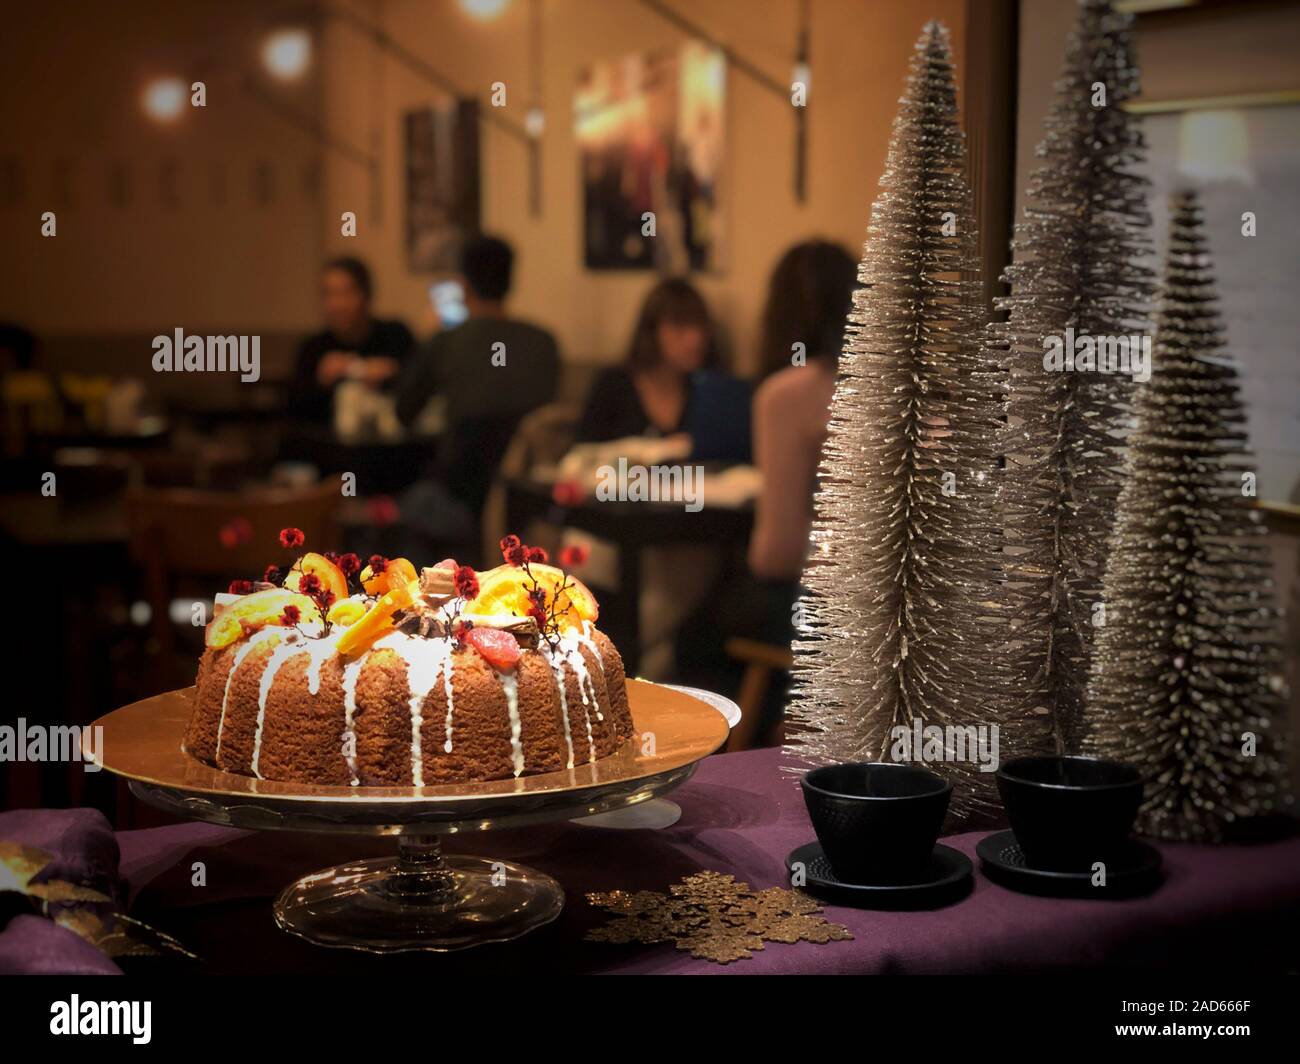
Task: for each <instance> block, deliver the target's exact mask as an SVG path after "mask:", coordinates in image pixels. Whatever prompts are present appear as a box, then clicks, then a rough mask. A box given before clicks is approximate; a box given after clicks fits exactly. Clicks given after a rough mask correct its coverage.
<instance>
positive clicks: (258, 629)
mask: <svg viewBox="0 0 1300 1064" xmlns="http://www.w3.org/2000/svg"><path fill="white" fill-rule="evenodd" d="M294 532H296V530H292V529H291V530H286V532H284V533H281V538H282V541H287V542H289V543H293V542H294V536H293V535H291V534H290V533H294ZM299 535H300V534H299ZM299 542H300V540H299ZM502 549H503V552H504V553H505V556H506V558H507V562H506V564H505V565H502V566H499V567H498V568H496V569H493V570H491V571H489V572H486V573H481V574H477V573H474V572H473V571H472V570H470V569H468V568H467V567H465V566H458V565H456V564H455V563H454V562H453V561H451V560H448V561H446V562H443V563H440V564H439V565H438V566H436V567H434V568H432V569H425V570H423V572H422V573H421V574H419V575H416V571H415V568H414V566H413V565H411V564H410V563H409V562H406V561H405V560H404V559H394V560H392V561H389V560H386V559H382V558H379V557H375V558H372V559H371V560H370V564H369V565H368V566H366V567H365V569H364V570H362V569H361V566H360V562H359V559H357V558H356V557H355V555H343V556H341V557H335V556H331V555H314V554H308V555H305V556H304V557H303V558H300V559H298V560H297V561H295V562H294V563H293V564H292V565H291V566H290V567H288V569H287V570H285V571H283V572H281V571H279V570H275V569H274V568H273V569H271V570H268V572H267V574H266V579H264V580H263V581H260V582H259V583H258V584H252V583H250V582H239V581H237V582H236V584H233V585H231V589H230V592H228V593H227V594H226V595H224V596H218V608H219V611H220V612H218V614H217V616H216V617H215V619H214V620H213V621H212V623H211V624H210V625H209V626H208V633H207V648H206V649H205V651H204V654H203V657H202V660H201V661H200V663H199V673H198V680H197V682H196V685H195V689H194V712H193V716H192V717H191V720H190V726H189V729H188V732H187V734H186V737H185V741H184V749H185V751H186V752H187V753H188V754H189V755H191V756H192V757H195V758H197V759H199V760H200V761H203V762H206V763H207V764H210V765H214V766H216V767H217V768H221V769H224V770H225V771H227V772H235V773H240V774H242V775H249V776H255V777H257V778H259V779H268V780H285V781H293V782H301V783H314V784H337V785H340V786H347V785H349V784H350V785H352V786H391V785H414V786H417V787H418V786H426V785H428V786H432V785H437V784H444V783H460V782H466V781H472V780H497V779H509V778H511V777H519V776H523V775H530V774H533V773H539V772H551V771H555V770H559V769H565V768H573V767H575V766H578V765H584V764H587V763H588V762H591V761H595V760H597V759H598V758H602V757H606V756H608V755H609V754H612V753H614V752H615V751H616V750H617V749H619V748H620V747H621V746H622V745H623V744H624V743H625V742H627V741H628V740H629V739H630V738H631V736H632V716H631V712H630V710H629V707H628V698H627V688H626V683H625V678H624V674H623V663H622V659H621V658H620V657H619V653H618V651H617V649H615V647H614V644H613V643H612V642H611V641H610V640H609V639H608V638H607V637H606V636H605V635H604V634H603V633H602V632H600V631H598V630H597V629H596V628H595V626H594V624H593V622H594V620H595V619H596V604H595V600H594V599H593V598H592V596H591V594H590V592H589V591H587V589H586V588H585V587H583V586H582V584H581V583H580V582H579V581H577V580H576V579H575V578H574V577H572V576H570V575H569V574H567V573H566V572H565V571H564V570H562V569H560V568H556V567H553V566H550V565H549V564H546V556H545V553H544V552H541V551H539V549H538V548H529V547H526V546H524V545H522V544H519V542H518V540H517V539H515V538H514V537H507V538H506V539H505V540H503V541H502ZM521 552H522V553H521ZM569 560H570V561H572V560H573V559H572V558H570V559H569ZM354 580H355V583H356V584H357V585H358V586H357V589H356V590H355V591H353V590H352V584H353V581H354Z"/></svg>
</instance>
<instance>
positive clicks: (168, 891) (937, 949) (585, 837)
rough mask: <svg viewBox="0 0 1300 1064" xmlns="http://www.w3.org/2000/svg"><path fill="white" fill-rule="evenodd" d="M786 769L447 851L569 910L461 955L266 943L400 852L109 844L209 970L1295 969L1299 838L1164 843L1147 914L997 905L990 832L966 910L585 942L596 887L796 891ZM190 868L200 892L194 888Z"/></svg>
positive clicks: (739, 768)
mask: <svg viewBox="0 0 1300 1064" xmlns="http://www.w3.org/2000/svg"><path fill="white" fill-rule="evenodd" d="M778 757H779V754H778V752H777V751H776V750H755V751H749V752H746V753H740V754H727V755H723V756H718V757H712V758H709V759H707V760H706V761H705V762H704V763H703V764H702V765H701V766H700V768H699V770H698V772H697V773H696V775H695V776H694V777H693V778H692V779H691V780H690V781H689V782H688V783H687V784H686V785H685V786H683V787H681V788H680V789H679V790H677V791H675V792H673V794H672V795H671V798H672V800H674V801H676V802H677V803H678V804H680V805H681V807H682V816H681V819H680V820H679V821H678V822H677V823H676V824H675V825H673V826H672V827H669V828H666V829H662V830H632V831H626V830H622V831H620V830H613V829H606V828H593V827H583V826H578V825H574V824H569V823H563V824H555V825H548V826H544V827H535V828H529V829H526V830H515V831H502V832H490V833H486V834H479V835H461V836H458V837H456V838H455V839H453V840H450V842H449V844H448V846H447V849H448V851H449V852H467V853H479V854H492V855H495V856H501V857H506V858H509V859H513V860H517V861H520V862H522V863H524V864H529V865H533V866H534V867H536V868H539V869H541V870H543V871H545V872H548V873H550V874H551V875H553V876H555V878H556V879H558V880H559V881H560V882H561V883H562V884H563V886H564V888H565V891H566V892H567V895H568V902H567V904H566V906H565V910H564V913H563V914H562V915H561V916H560V918H559V919H558V920H557V921H556V922H555V923H553V924H551V925H550V926H548V927H545V928H542V929H540V930H538V931H535V932H533V933H532V934H530V935H528V936H526V937H524V938H522V939H519V940H517V941H515V942H512V943H508V944H504V945H496V946H486V947H481V948H479V949H474V950H468V951H464V952H461V953H457V954H441V955H439V954H402V955H393V956H388V957H378V956H370V955H366V954H361V953H355V952H352V951H346V950H328V949H319V948H316V947H313V946H311V945H309V944H307V943H305V942H302V941H300V940H298V939H296V938H294V937H292V936H290V935H287V934H285V933H283V932H281V931H279V930H278V929H277V928H276V927H275V924H274V921H273V919H272V916H271V908H270V900H271V899H272V898H273V897H274V895H275V894H276V893H278V892H279V891H280V890H281V889H282V888H283V887H284V886H285V885H287V884H288V883H289V882H290V881H292V880H293V879H295V878H297V877H298V876H301V875H303V874H305V873H307V872H310V871H313V870H316V869H319V868H322V867H325V866H328V865H331V864H336V863H339V862H342V861H345V860H347V859H349V858H354V857H362V856H374V855H380V854H384V853H391V852H393V843H392V841H391V840H381V839H370V838H365V837H344V836H312V835H297V834H289V833H282V832H262V833H257V832H247V831H237V830H232V829H226V828H218V827H214V826H211V825H204V824H182V825H176V826H171V827H164V828H153V829H149V830H145V831H128V832H122V833H120V834H119V835H118V843H119V845H120V847H121V852H122V863H121V870H122V874H123V876H124V877H125V878H126V879H127V880H128V881H129V883H130V885H131V894H132V901H131V905H132V909H131V911H132V912H133V913H134V914H135V915H136V916H137V917H140V918H142V919H145V920H147V921H148V922H149V923H151V924H153V925H154V926H155V927H158V928H160V929H162V930H165V931H167V932H169V933H171V934H173V935H174V936H176V937H177V938H178V939H179V940H180V941H181V942H182V943H183V944H185V945H186V946H187V947H188V948H190V949H192V950H194V951H195V952H197V953H199V954H200V955H201V956H202V957H203V958H204V963H203V968H204V969H205V970H207V971H212V972H313V973H329V972H369V971H371V970H373V971H375V972H376V973H379V972H389V973H392V972H400V971H404V970H407V969H412V970H421V971H426V972H427V971H428V970H429V969H431V968H437V969H443V970H448V971H451V970H455V971H463V970H471V971H483V972H487V971H493V970H496V971H500V970H501V967H500V966H501V965H502V964H508V965H509V966H510V970H512V971H517V972H519V971H529V970H533V971H537V972H555V971H595V972H674V973H693V974H694V973H700V974H706V973H731V974H754V973H803V972H816V973H846V972H851V973H873V972H994V971H1000V972H1014V971H1031V970H1043V969H1056V970H1062V969H1071V968H1080V967H1091V966H1095V965H1100V964H1122V965H1158V966H1169V965H1179V966H1195V967H1198V968H1204V967H1215V968H1217V969H1219V970H1222V968H1221V966H1222V965H1224V964H1237V965H1240V966H1241V970H1244V971H1250V972H1252V973H1258V972H1259V971H1261V970H1267V968H1268V967H1272V968H1276V969H1281V968H1283V967H1285V966H1287V965H1288V964H1290V965H1294V963H1295V958H1296V953H1295V947H1296V943H1297V940H1298V939H1297V934H1296V931H1297V921H1298V919H1300V917H1298V915H1297V914H1300V838H1291V839H1287V840H1285V841H1281V842H1274V843H1268V844H1261V845H1257V846H1251V847H1201V846H1192V845H1182V844H1168V843H1162V844H1160V845H1159V848H1160V850H1161V852H1162V853H1163V855H1164V861H1165V881H1164V883H1163V885H1162V886H1161V887H1160V888H1159V889H1158V890H1157V891H1156V892H1155V893H1153V894H1151V895H1149V896H1147V897H1144V898H1137V899H1129V900H1124V901H1113V900H1112V901H1107V900H1100V899H1099V900H1063V899H1048V898H1038V897H1030V896H1026V895H1023V894H1017V893H1013V892H1011V891H1009V890H1006V889H1004V888H1003V887H1000V886H997V885H996V884H993V883H991V882H989V881H988V880H987V879H985V878H984V877H983V875H982V874H981V873H980V872H979V862H978V859H977V858H976V857H975V844H976V842H977V841H978V840H979V839H980V838H981V837H982V836H981V835H980V834H968V835H958V836H955V837H953V838H950V839H947V840H945V841H947V843H948V844H949V845H951V846H954V847H956V848H957V849H959V850H962V851H963V852H965V853H966V854H968V855H969V856H970V857H971V858H972V860H973V861H974V862H975V866H976V872H975V887H974V891H973V892H972V893H971V895H970V896H968V897H967V898H965V899H964V900H963V901H961V902H958V903H957V904H955V905H952V906H950V907H949V908H946V909H941V910H938V911H935V912H871V911H865V910H858V909H850V908H844V907H840V906H827V908H826V915H827V916H828V918H830V919H832V920H835V921H838V922H840V923H843V924H845V925H846V926H848V928H849V929H850V930H851V931H852V932H853V935H854V939H853V941H851V942H832V943H828V944H826V945H814V944H811V943H803V942H801V943H797V944H795V945H782V944H780V943H769V944H768V945H767V948H766V949H764V950H763V951H762V952H760V953H756V954H755V956H754V958H753V959H752V960H745V961H739V962H737V963H734V964H730V965H725V966H724V965H717V964H712V963H709V962H706V961H699V960H695V959H693V958H691V957H690V956H689V954H686V953H683V952H679V951H677V950H675V949H674V948H673V947H672V946H671V945H655V946H643V945H609V944H606V943H596V942H586V941H584V940H583V934H584V932H585V931H586V930H587V929H588V928H590V927H592V926H595V925H597V924H600V923H603V922H604V921H605V919H606V918H607V917H606V916H605V914H603V913H601V912H600V911H598V910H596V909H594V908H592V906H590V905H589V904H588V903H587V901H586V899H585V897H584V895H585V894H586V892H587V891H592V890H611V889H615V888H621V889H625V890H628V889H663V888H665V887H666V886H667V885H668V884H670V883H673V882H675V881H677V880H678V879H680V878H681V877H682V876H684V875H687V874H689V873H691V872H695V871H698V870H700V869H712V870H715V871H720V872H730V873H732V874H734V875H735V876H736V877H737V878H738V879H741V880H745V881H747V882H748V883H749V884H750V885H751V886H754V887H755V888H762V887H769V886H787V885H788V875H787V873H786V871H785V866H784V859H785V857H786V855H787V854H788V853H789V852H790V851H791V850H792V849H794V848H795V847H796V846H798V845H800V844H802V843H804V842H808V841H810V840H811V839H812V838H813V832H812V828H811V827H810V825H809V822H808V817H807V814H806V812H805V810H804V806H803V800H802V798H801V796H800V793H799V790H798V786H797V784H796V783H795V782H794V781H793V780H791V779H789V778H787V777H784V776H782V775H780V774H779V773H778V771H777V765H778ZM196 862H202V872H203V876H202V877H201V878H202V879H204V880H205V883H206V885H195V882H196V881H197V880H199V879H200V877H199V876H198V874H197V871H196V864H195V863H196ZM1262 966H1263V967H1262ZM1229 970H1231V969H1229Z"/></svg>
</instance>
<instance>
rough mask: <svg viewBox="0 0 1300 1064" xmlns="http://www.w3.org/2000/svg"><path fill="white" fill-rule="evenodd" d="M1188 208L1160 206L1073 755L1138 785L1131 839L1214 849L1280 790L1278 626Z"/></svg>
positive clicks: (1205, 269) (1241, 435) (1233, 398)
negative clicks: (1147, 374)
mask: <svg viewBox="0 0 1300 1064" xmlns="http://www.w3.org/2000/svg"><path fill="white" fill-rule="evenodd" d="M1216 298H1217V297H1216V293H1215V287H1214V279H1213V275H1212V273H1211V270H1210V260H1209V256H1208V254H1207V253H1206V244H1205V236H1204V233H1203V230H1202V217H1201V210H1200V208H1199V206H1198V205H1197V202H1196V198H1195V196H1194V195H1192V194H1191V193H1183V194H1180V195H1178V196H1176V197H1175V198H1174V203H1173V216H1172V219H1171V223H1170V235H1169V249H1168V253H1167V256H1166V265H1165V275H1164V292H1163V303H1162V306H1161V312H1160V317H1159V321H1158V324H1157V332H1156V347H1155V353H1154V360H1153V361H1154V372H1153V374H1152V377H1151V380H1150V382H1149V383H1147V384H1145V385H1143V386H1141V387H1140V389H1139V391H1138V394H1137V399H1136V413H1137V418H1138V424H1137V429H1136V431H1135V432H1134V434H1133V436H1132V438H1131V440H1130V450H1129V461H1128V463H1127V465H1126V467H1125V476H1124V486H1123V489H1122V491H1121V492H1120V496H1119V506H1118V515H1117V517H1116V521H1115V535H1114V538H1113V539H1112V541H1111V545H1110V561H1109V564H1108V566H1107V570H1106V585H1105V597H1106V613H1107V620H1106V625H1105V627H1104V628H1102V629H1101V630H1100V631H1099V633H1098V636H1097V643H1096V655H1095V658H1094V663H1093V670H1092V683H1091V685H1090V687H1089V692H1088V693H1089V702H1088V726H1089V728H1088V737H1087V740H1086V742H1085V750H1086V751H1087V752H1088V753H1091V754H1094V755H1096V756H1099V757H1112V758H1117V759H1119V760H1123V761H1128V762H1131V763H1133V764H1135V765H1137V766H1138V767H1139V768H1141V769H1142V771H1143V773H1144V775H1145V777H1146V801H1145V803H1144V805H1143V809H1142V812H1141V814H1140V821H1139V824H1140V827H1141V828H1142V830H1144V831H1145V832H1146V833H1147V834H1152V835H1159V836H1162V837H1165V838H1173V839H1194V840H1209V841H1214V840H1218V839H1221V838H1222V837H1223V836H1224V834H1225V832H1227V831H1228V830H1229V829H1230V828H1231V825H1232V823H1233V822H1234V821H1235V820H1237V819H1238V818H1241V817H1247V816H1252V815H1255V814H1261V813H1267V812H1269V811H1270V810H1271V809H1272V808H1273V807H1274V806H1275V804H1276V803H1277V800H1278V798H1279V797H1280V796H1281V795H1282V794H1283V793H1284V791H1285V758H1284V756H1283V752H1282V751H1283V746H1284V743H1283V740H1282V733H1283V731H1284V717H1285V714H1284V711H1283V709H1284V707H1283V698H1282V694H1281V690H1282V680H1281V676H1282V661H1281V653H1280V648H1279V645H1278V641H1279V638H1280V625H1279V620H1280V619H1279V615H1278V611H1277V610H1276V609H1275V608H1274V604H1273V591H1272V584H1271V577H1270V573H1271V569H1272V564H1271V561H1270V557H1269V550H1268V545H1267V543H1266V542H1265V538H1264V537H1265V535H1266V529H1265V527H1264V525H1263V523H1262V522H1261V521H1260V520H1259V515H1258V514H1257V513H1256V512H1254V511H1253V510H1251V508H1250V505H1249V503H1250V496H1251V495H1253V490H1251V485H1252V478H1253V477H1254V467H1253V465H1252V463H1251V462H1250V456H1249V452H1248V444H1247V439H1246V432H1245V427H1244V426H1245V421H1246V417H1245V414H1244V412H1243V410H1242V405H1241V398H1240V394H1239V390H1238V387H1237V372H1236V370H1235V368H1234V367H1233V364H1232V363H1231V361H1229V360H1228V359H1227V358H1226V357H1225V355H1224V352H1223V346H1222V345H1223V333H1222V327H1221V323H1220V321H1219V318H1218V314H1217V311H1216V308H1215V303H1216Z"/></svg>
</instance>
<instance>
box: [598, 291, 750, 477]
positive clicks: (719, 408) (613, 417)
mask: <svg viewBox="0 0 1300 1064" xmlns="http://www.w3.org/2000/svg"><path fill="white" fill-rule="evenodd" d="M749 418H750V391H749V385H748V384H746V383H745V382H744V381H740V380H737V379H736V378H735V377H732V376H731V375H730V374H728V373H727V372H726V371H725V370H724V369H723V368H722V351H721V344H720V342H719V339H718V332H717V328H716V326H715V325H714V321H713V317H712V315H711V314H710V313H709V308H708V306H707V305H706V304H705V302H704V299H703V297H702V296H701V295H700V293H699V292H698V291H696V289H695V288H694V287H693V286H692V285H691V284H690V282H689V281H686V280H683V279H681V278H670V279H668V280H664V281H660V282H659V283H658V284H657V285H655V286H654V288H652V289H651V290H650V293H649V294H648V295H647V296H646V298H645V302H644V303H642V305H641V311H640V314H639V315H638V316H637V321H636V325H635V327H634V328H633V330H632V340H631V343H630V344H629V345H628V351H627V356H626V358H625V359H624V362H623V365H622V366H619V367H617V368H612V369H607V370H605V371H604V372H603V373H601V375H600V376H599V377H597V379H596V382H595V384H594V385H593V387H592V390H591V394H590V395H589V396H588V398H587V404H586V407H585V409H584V411H583V415H582V419H581V421H580V422H579V424H578V432H577V436H576V441H575V442H577V443H600V442H605V441H608V440H619V439H624V438H627V437H631V436H652V437H662V436H676V435H678V434H682V435H685V436H688V437H690V439H691V447H690V454H689V458H690V460H692V461H698V462H707V461H718V462H748V461H749V460H750V442H749V439H750V431H749Z"/></svg>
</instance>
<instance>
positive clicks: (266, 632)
mask: <svg viewBox="0 0 1300 1064" xmlns="http://www.w3.org/2000/svg"><path fill="white" fill-rule="evenodd" d="M275 634H277V633H276V630H275V629H274V628H263V629H262V630H261V631H260V632H254V633H253V634H252V635H251V636H250V637H249V639H248V642H246V643H245V644H244V645H243V646H241V647H240V648H239V649H238V650H236V651H235V660H234V662H233V663H232V664H231V666H230V672H228V673H227V674H226V689H225V691H224V692H222V695H221V719H220V720H219V721H218V722H217V752H216V754H215V755H213V760H214V761H215V760H218V759H219V758H220V757H221V735H222V733H223V732H224V731H225V728H226V705H227V703H228V702H229V701H230V685H231V684H232V683H234V680H235V673H237V672H238V671H239V666H240V665H242V664H243V663H244V659H245V658H246V657H248V652H249V651H250V650H252V649H253V647H255V646H258V645H259V644H261V643H265V642H266V641H267V640H268V639H269V638H271V636H273V635H275Z"/></svg>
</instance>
